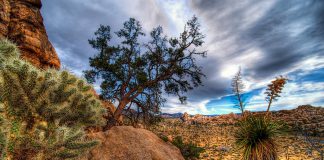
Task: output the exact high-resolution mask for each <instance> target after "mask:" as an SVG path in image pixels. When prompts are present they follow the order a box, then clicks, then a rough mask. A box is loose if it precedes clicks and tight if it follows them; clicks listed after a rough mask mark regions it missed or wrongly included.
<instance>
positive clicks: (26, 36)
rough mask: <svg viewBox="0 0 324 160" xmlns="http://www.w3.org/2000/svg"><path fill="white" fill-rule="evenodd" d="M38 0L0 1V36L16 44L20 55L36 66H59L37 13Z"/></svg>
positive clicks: (38, 11)
mask: <svg viewBox="0 0 324 160" xmlns="http://www.w3.org/2000/svg"><path fill="white" fill-rule="evenodd" d="M41 6H42V3H41V0H0V38H8V39H9V40H11V41H12V42H14V43H16V44H17V45H18V47H19V49H20V52H21V56H22V57H23V58H25V59H26V60H28V61H30V62H32V63H33V64H34V65H35V66H37V67H40V68H48V67H54V68H57V69H58V68H60V60H59V58H58V56H57V54H56V51H55V49H54V47H53V46H52V44H51V43H50V41H49V40H48V37H47V33H46V30H45V27H44V24H43V18H42V15H41V13H40V8H41Z"/></svg>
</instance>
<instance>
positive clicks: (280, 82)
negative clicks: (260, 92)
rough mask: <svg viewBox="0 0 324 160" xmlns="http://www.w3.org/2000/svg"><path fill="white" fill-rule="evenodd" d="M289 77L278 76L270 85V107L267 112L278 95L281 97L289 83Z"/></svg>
mask: <svg viewBox="0 0 324 160" xmlns="http://www.w3.org/2000/svg"><path fill="white" fill-rule="evenodd" d="M287 80H288V79H287V78H284V77H282V76H280V77H277V78H276V79H275V80H273V81H271V84H269V85H268V88H267V91H266V92H265V94H266V101H267V102H268V108H267V113H269V110H270V106H271V104H272V102H273V101H275V100H277V98H278V97H280V95H279V94H280V93H281V91H282V89H283V87H284V86H285V84H286V83H287Z"/></svg>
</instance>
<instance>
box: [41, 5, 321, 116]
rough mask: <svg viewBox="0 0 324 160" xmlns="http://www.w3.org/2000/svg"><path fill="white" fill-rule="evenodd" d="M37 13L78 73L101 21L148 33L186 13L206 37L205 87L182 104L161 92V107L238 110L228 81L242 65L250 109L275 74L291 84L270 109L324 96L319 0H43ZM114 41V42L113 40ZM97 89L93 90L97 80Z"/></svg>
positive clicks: (179, 24)
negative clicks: (130, 24) (137, 24)
mask: <svg viewBox="0 0 324 160" xmlns="http://www.w3.org/2000/svg"><path fill="white" fill-rule="evenodd" d="M43 3H44V4H43V9H42V14H43V16H44V22H45V26H46V28H47V32H48V35H49V38H50V40H51V41H52V43H53V44H54V46H55V48H56V50H57V52H58V54H59V57H60V59H61V61H62V65H63V66H64V67H65V68H67V69H69V70H71V71H73V72H75V73H76V74H78V75H79V76H82V71H83V70H86V69H88V67H89V65H88V58H89V57H91V56H93V55H94V54H95V53H96V51H94V50H93V49H91V47H90V46H89V45H88V41H87V40H88V39H90V38H92V37H93V32H94V31H95V30H96V29H97V28H98V26H99V25H100V24H104V25H110V26H111V27H112V30H113V31H116V30H118V29H119V28H121V26H122V23H123V22H124V21H126V20H127V19H128V18H129V17H135V18H136V19H138V20H140V21H141V22H142V24H143V28H144V30H145V31H146V32H149V31H150V30H151V29H152V28H153V27H156V26H158V25H161V26H163V27H164V30H165V32H166V34H168V35H172V36H177V35H178V33H179V32H180V31H181V30H182V29H183V26H184V24H185V22H186V20H188V19H189V18H190V17H191V16H192V15H196V16H197V17H198V18H199V19H200V22H201V25H202V27H203V28H202V29H203V32H204V34H205V35H206V39H205V42H206V43H205V45H204V46H203V48H202V49H203V50H207V51H208V55H207V58H205V59H201V58H199V59H198V63H199V64H200V65H201V66H202V67H203V71H204V73H205V74H206V75H207V78H206V79H204V86H201V87H199V88H197V89H195V90H193V91H190V92H189V93H188V94H187V96H188V99H189V101H188V103H187V104H180V103H179V101H178V99H177V98H175V97H173V96H170V97H167V100H168V101H167V103H166V104H165V106H164V107H163V109H162V110H163V111H164V112H170V113H175V112H185V111H187V112H189V113H191V114H196V113H202V114H221V113H229V112H237V111H238V110H237V109H235V108H233V105H232V104H231V100H230V99H231V95H230V94H231V93H230V80H231V77H232V76H233V75H234V74H235V72H236V71H237V70H238V68H239V67H241V68H242V69H243V76H244V81H245V84H246V95H248V96H249V100H250V103H249V104H248V106H247V108H248V109H251V110H264V108H265V107H264V94H263V92H264V90H265V88H264V87H265V86H266V85H267V84H268V83H269V82H270V81H271V80H272V79H273V78H274V77H276V76H278V75H284V76H288V78H289V79H290V82H289V83H288V85H287V86H286V88H285V89H284V93H283V97H282V98H281V99H279V101H277V102H275V103H274V107H273V109H274V110H277V109H288V108H294V107H297V106H298V105H302V104H307V103H309V104H314V105H323V104H324V102H323V100H322V99H321V95H323V94H324V88H323V87H322V86H323V83H324V80H323V78H324V77H323V75H324V58H323V57H324V54H323V50H324V44H323V40H324V17H323V15H324V1H316V0H309V1H304V0H285V1H281V0H271V1H260V0H243V1H237V0H226V1H222V0H212V1H206V0H179V1H173V0H136V1H132V0H119V1H112V0H111V1H99V0H92V1H90V0H89V1H87V0H84V1H79V0H69V1H66V0H55V1H43ZM116 42H117V41H116V40H113V43H116ZM96 87H97V90H98V86H96Z"/></svg>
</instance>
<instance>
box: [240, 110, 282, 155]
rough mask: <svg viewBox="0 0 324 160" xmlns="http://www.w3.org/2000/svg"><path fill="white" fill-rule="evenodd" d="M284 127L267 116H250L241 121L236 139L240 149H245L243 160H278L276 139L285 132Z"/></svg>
mask: <svg viewBox="0 0 324 160" xmlns="http://www.w3.org/2000/svg"><path fill="white" fill-rule="evenodd" d="M284 126H285V125H284V124H281V123H279V122H276V121H273V120H271V119H270V118H267V117H265V116H255V115H249V116H247V117H245V118H244V119H243V120H241V121H240V122H239V123H238V130H236V131H235V134H234V137H235V140H236V144H237V145H238V147H239V149H243V159H244V160H260V159H262V160H276V159H278V155H277V148H276V143H275V141H274V138H275V137H276V136H278V135H279V134H282V133H283V132H284V131H285V130H284V129H283V128H284Z"/></svg>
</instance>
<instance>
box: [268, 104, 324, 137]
mask: <svg viewBox="0 0 324 160" xmlns="http://www.w3.org/2000/svg"><path fill="white" fill-rule="evenodd" d="M272 116H273V117H274V118H275V119H277V120H282V121H283V122H285V123H287V124H288V125H289V126H292V127H296V126H297V127H300V129H302V130H304V131H307V132H308V133H310V134H313V135H320V136H324V108H323V107H313V106H311V105H302V106H298V108H296V109H292V110H281V111H277V112H273V113H272Z"/></svg>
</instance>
